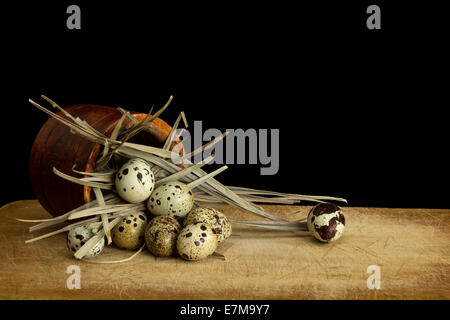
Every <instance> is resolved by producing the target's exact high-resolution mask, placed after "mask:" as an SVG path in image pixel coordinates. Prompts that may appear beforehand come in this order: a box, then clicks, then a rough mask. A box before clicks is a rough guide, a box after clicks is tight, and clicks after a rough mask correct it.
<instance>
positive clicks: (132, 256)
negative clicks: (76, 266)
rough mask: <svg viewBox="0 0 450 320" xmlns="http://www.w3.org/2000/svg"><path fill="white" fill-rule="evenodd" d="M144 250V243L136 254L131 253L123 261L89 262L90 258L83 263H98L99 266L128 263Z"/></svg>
mask: <svg viewBox="0 0 450 320" xmlns="http://www.w3.org/2000/svg"><path fill="white" fill-rule="evenodd" d="M144 248H145V243H144V244H143V245H142V246H141V247H140V248H139V250H138V251H136V252H135V253H133V254H132V255H131V256H130V257H128V258H125V259H120V260H112V261H101V260H100V261H99V260H91V258H90V259H83V261H86V262H89V263H99V264H101V263H104V264H107V263H123V262H128V261H131V260H133V259H134V258H135V257H136V256H137V255H138V254H139V253H141V252H142V250H144Z"/></svg>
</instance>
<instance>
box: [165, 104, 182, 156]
mask: <svg viewBox="0 0 450 320" xmlns="http://www.w3.org/2000/svg"><path fill="white" fill-rule="evenodd" d="M182 114H184V112H183V111H181V112H180V114H179V115H178V117H177V120H175V123H174V124H173V126H172V129H171V130H170V132H169V135H168V136H167V139H166V142H164V146H163V149H164V150H169V149H170V145H171V143H172V140H173V138H174V134H175V131H176V130H177V128H178V124H179V123H180V120H181V117H182Z"/></svg>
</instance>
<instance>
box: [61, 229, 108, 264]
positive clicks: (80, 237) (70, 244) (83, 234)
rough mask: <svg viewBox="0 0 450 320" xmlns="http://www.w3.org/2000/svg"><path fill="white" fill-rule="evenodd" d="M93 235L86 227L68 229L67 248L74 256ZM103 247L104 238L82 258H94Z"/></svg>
mask: <svg viewBox="0 0 450 320" xmlns="http://www.w3.org/2000/svg"><path fill="white" fill-rule="evenodd" d="M93 235H94V233H93V232H92V230H91V229H88V228H87V227H86V226H79V227H75V228H73V229H70V231H69V232H68V234H67V248H68V249H69V251H70V252H71V253H72V254H75V252H76V251H77V250H78V249H80V248H81V247H82V246H83V245H84V244H85V243H86V242H87V241H88V240H89V239H90V238H91V237H92V236H93ZM104 246H105V238H102V239H101V240H100V241H99V242H97V244H96V245H95V246H94V247H92V249H90V250H89V252H88V253H87V254H86V255H85V256H84V257H85V258H92V257H95V256H96V255H98V254H99V253H100V252H101V251H102V250H103V248H104Z"/></svg>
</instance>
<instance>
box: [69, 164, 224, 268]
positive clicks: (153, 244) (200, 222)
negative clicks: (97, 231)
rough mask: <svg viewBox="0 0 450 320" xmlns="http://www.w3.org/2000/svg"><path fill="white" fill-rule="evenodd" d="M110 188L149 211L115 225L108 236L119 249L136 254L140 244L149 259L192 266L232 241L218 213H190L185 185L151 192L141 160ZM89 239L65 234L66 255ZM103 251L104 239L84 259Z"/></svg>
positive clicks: (151, 179)
mask: <svg viewBox="0 0 450 320" xmlns="http://www.w3.org/2000/svg"><path fill="white" fill-rule="evenodd" d="M115 187H116V192H117V194H118V195H119V196H120V197H121V198H122V199H123V200H125V201H127V202H130V203H140V202H144V201H146V204H147V209H148V211H149V213H145V212H144V211H140V212H135V213H133V214H130V215H128V216H126V217H124V218H123V219H122V220H121V221H120V222H119V223H118V224H116V225H115V227H114V228H113V229H112V231H111V236H112V241H113V243H114V244H115V245H116V246H117V247H118V248H121V249H127V250H136V249H138V248H139V247H141V246H142V245H143V244H144V243H145V245H146V247H147V249H148V251H149V252H150V253H151V254H153V255H154V256H158V257H167V256H172V255H179V256H180V257H181V258H183V259H185V260H192V261H195V260H201V259H204V258H206V257H208V256H209V255H211V254H213V253H214V252H215V251H216V248H217V246H218V245H219V244H220V243H223V242H224V241H225V240H226V239H227V238H228V237H229V236H230V235H231V232H232V229H231V223H230V221H229V220H228V218H227V217H226V216H225V215H224V214H223V213H221V212H220V211H218V210H216V209H214V208H209V207H197V208H194V195H193V193H192V190H191V189H190V188H189V187H188V186H187V185H186V184H184V183H182V182H179V181H172V182H167V183H164V184H162V185H160V186H158V187H156V188H155V176H154V174H153V172H152V169H151V165H150V164H149V163H147V162H146V161H145V160H142V159H138V158H135V159H131V160H129V161H128V162H126V163H125V164H124V165H123V166H122V167H121V168H120V170H118V172H117V174H116V179H115ZM93 235H94V233H93V231H92V230H91V229H88V228H87V227H86V226H80V227H76V228H74V229H72V230H70V231H69V233H68V238H67V246H68V248H69V250H70V251H71V252H72V253H74V252H76V251H77V250H78V249H79V248H80V247H81V246H82V245H83V244H84V243H85V242H86V241H87V240H88V239H89V238H90V237H92V236H93ZM104 245H105V241H104V238H103V239H102V240H101V241H100V242H98V243H97V245H96V246H95V247H94V248H92V249H91V250H90V252H89V253H88V254H87V255H86V256H85V257H86V258H91V257H94V256H96V255H98V254H99V253H100V252H101V251H102V249H103V247H104Z"/></svg>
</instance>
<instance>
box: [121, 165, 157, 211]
mask: <svg viewBox="0 0 450 320" xmlns="http://www.w3.org/2000/svg"><path fill="white" fill-rule="evenodd" d="M115 186H116V191H117V193H118V194H119V196H120V197H121V198H122V199H123V200H125V201H127V202H131V203H139V202H142V201H145V200H146V199H147V198H148V197H149V196H150V194H151V193H152V191H153V189H154V186H155V177H154V175H153V172H152V170H151V167H150V165H149V164H148V163H147V162H146V161H145V160H142V159H139V158H135V159H131V160H129V161H127V162H126V163H125V164H124V165H123V166H122V167H121V168H120V170H119V171H118V172H117V175H116V180H115Z"/></svg>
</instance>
